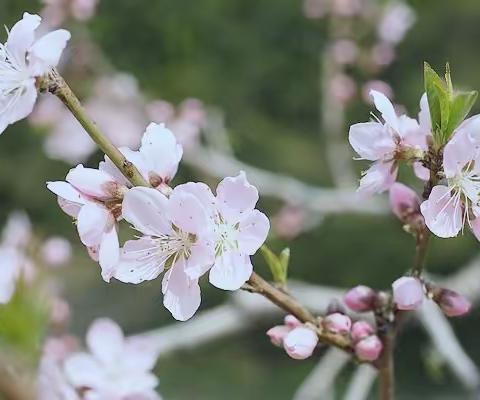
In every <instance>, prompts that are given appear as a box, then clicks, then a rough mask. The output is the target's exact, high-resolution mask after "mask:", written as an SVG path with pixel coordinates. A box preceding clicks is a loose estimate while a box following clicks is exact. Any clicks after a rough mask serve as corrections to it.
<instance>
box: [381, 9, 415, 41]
mask: <svg viewBox="0 0 480 400" xmlns="http://www.w3.org/2000/svg"><path fill="white" fill-rule="evenodd" d="M415 20H416V16H415V12H414V11H413V9H412V8H411V7H409V6H408V5H407V4H405V3H404V2H402V1H394V2H391V3H389V5H388V6H387V9H386V10H385V14H384V16H383V18H382V20H381V21H380V24H379V26H378V36H379V37H380V38H381V39H382V40H383V41H385V42H387V43H392V44H397V43H399V42H401V41H402V39H403V38H404V36H405V34H406V33H407V32H408V30H409V29H410V28H411V27H412V25H413V24H414V23H415Z"/></svg>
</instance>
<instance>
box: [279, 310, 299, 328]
mask: <svg viewBox="0 0 480 400" xmlns="http://www.w3.org/2000/svg"><path fill="white" fill-rule="evenodd" d="M283 322H284V323H285V325H287V326H288V327H289V328H291V329H293V328H296V327H298V326H300V325H302V323H301V322H300V321H299V320H298V319H297V318H296V317H294V316H293V315H291V314H288V315H287V316H286V317H285V319H284V320H283Z"/></svg>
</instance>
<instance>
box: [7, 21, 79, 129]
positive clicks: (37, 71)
mask: <svg viewBox="0 0 480 400" xmlns="http://www.w3.org/2000/svg"><path fill="white" fill-rule="evenodd" d="M40 22H41V18H40V17H39V16H38V15H31V14H28V13H25V14H24V15H23V19H22V20H20V21H19V22H17V23H16V24H15V25H14V26H13V27H12V29H11V30H10V32H9V34H8V39H7V42H6V43H5V44H4V45H0V76H1V78H0V134H1V133H3V131H4V130H5V129H6V128H7V126H8V125H10V124H13V123H15V122H17V121H19V120H21V119H23V118H26V117H27V116H28V115H29V114H30V113H31V112H32V110H33V106H34V105H35V101H36V99H37V88H36V78H37V77H40V76H42V75H43V74H45V73H46V72H48V70H49V69H50V68H52V67H55V66H57V64H58V62H59V59H60V56H61V54H62V51H63V49H64V48H65V46H66V44H67V41H68V40H69V39H70V33H69V32H68V31H66V30H57V31H54V32H50V33H48V34H47V35H45V36H43V37H41V38H40V39H36V38H35V30H36V29H37V28H38V27H39V25H40Z"/></svg>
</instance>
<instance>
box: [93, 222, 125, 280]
mask: <svg viewBox="0 0 480 400" xmlns="http://www.w3.org/2000/svg"><path fill="white" fill-rule="evenodd" d="M119 258H120V245H119V244H118V234H117V228H116V226H115V225H113V226H112V228H111V229H110V230H109V231H107V232H106V233H104V234H103V236H102V241H101V243H100V249H99V253H98V261H99V263H100V267H102V277H103V279H104V281H105V282H110V278H111V277H112V276H113V275H114V272H115V267H116V266H117V264H118V261H119Z"/></svg>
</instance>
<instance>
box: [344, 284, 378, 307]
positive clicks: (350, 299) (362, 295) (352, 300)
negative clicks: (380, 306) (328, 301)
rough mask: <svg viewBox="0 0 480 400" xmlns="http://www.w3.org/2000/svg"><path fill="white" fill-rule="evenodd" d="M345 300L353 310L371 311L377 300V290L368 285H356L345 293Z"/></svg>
mask: <svg viewBox="0 0 480 400" xmlns="http://www.w3.org/2000/svg"><path fill="white" fill-rule="evenodd" d="M343 301H344V302H345V304H346V305H347V307H348V308H350V309H351V310H353V311H357V312H363V311H370V310H371V309H372V307H373V303H374V301H375V292H374V291H373V289H371V288H369V287H368V286H363V285H359V286H355V287H354V288H352V289H350V290H349V291H348V292H347V293H346V294H345V296H344V297H343Z"/></svg>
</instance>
